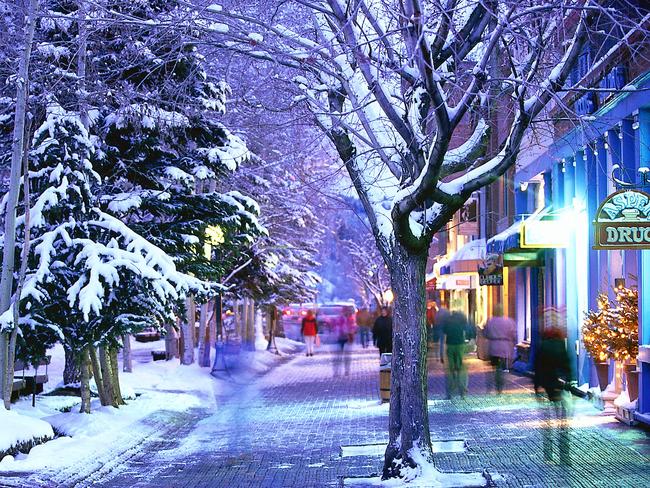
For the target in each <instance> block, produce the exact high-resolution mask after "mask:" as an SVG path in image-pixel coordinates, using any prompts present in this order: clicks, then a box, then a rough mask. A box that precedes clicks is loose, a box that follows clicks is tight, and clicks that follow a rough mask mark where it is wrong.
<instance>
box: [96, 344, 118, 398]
mask: <svg viewBox="0 0 650 488" xmlns="http://www.w3.org/2000/svg"><path fill="white" fill-rule="evenodd" d="M99 366H100V368H101V371H102V377H101V380H100V383H101V384H102V389H103V390H104V397H105V398H104V401H105V403H104V402H102V405H103V406H107V405H113V406H116V405H114V399H115V389H114V388H113V383H112V382H111V373H112V368H111V358H110V356H109V354H108V352H107V351H106V348H105V347H103V346H102V347H100V348H99ZM95 381H97V378H95ZM100 398H101V397H100Z"/></svg>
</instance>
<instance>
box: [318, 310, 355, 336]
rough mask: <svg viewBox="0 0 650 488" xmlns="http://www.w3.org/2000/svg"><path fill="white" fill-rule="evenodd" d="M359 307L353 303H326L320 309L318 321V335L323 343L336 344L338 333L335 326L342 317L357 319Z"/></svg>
mask: <svg viewBox="0 0 650 488" xmlns="http://www.w3.org/2000/svg"><path fill="white" fill-rule="evenodd" d="M356 313H357V307H356V306H355V305H354V303H351V302H342V303H338V302H336V303H324V304H322V305H320V306H319V307H318V314H317V315H316V319H317V321H318V333H319V334H320V336H321V341H323V342H330V343H333V342H336V341H337V340H338V332H337V331H336V330H335V327H334V325H335V324H336V322H337V321H339V320H340V318H341V317H348V316H350V315H352V317H356Z"/></svg>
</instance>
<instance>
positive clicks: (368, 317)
mask: <svg viewBox="0 0 650 488" xmlns="http://www.w3.org/2000/svg"><path fill="white" fill-rule="evenodd" d="M372 322H373V320H372V314H371V313H370V311H369V310H368V307H361V310H359V311H358V312H357V326H358V327H359V338H360V340H361V346H362V347H363V348H364V349H366V348H367V347H368V344H369V343H370V328H371V327H372Z"/></svg>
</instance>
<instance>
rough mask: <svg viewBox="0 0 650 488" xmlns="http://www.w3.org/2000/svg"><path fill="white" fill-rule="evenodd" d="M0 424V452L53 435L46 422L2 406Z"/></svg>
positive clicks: (50, 427)
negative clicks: (0, 426) (0, 427)
mask: <svg viewBox="0 0 650 488" xmlns="http://www.w3.org/2000/svg"><path fill="white" fill-rule="evenodd" d="M0 425H2V429H0V454H2V453H4V452H8V451H11V450H12V449H15V448H18V447H21V445H24V444H28V443H30V442H33V441H34V440H35V439H38V440H41V439H43V438H52V437H54V431H53V430H52V426H51V425H50V424H48V423H47V422H44V421H42V420H39V419H34V418H30V417H26V416H24V415H20V414H18V413H16V412H12V411H9V410H5V409H4V407H2V408H0ZM8 457H9V458H11V456H8ZM12 459H13V458H12ZM0 464H2V463H0Z"/></svg>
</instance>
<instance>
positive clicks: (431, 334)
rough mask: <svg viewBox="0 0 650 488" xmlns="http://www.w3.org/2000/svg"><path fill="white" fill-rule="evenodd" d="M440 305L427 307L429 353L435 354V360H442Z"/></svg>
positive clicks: (433, 304)
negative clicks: (440, 353) (438, 322)
mask: <svg viewBox="0 0 650 488" xmlns="http://www.w3.org/2000/svg"><path fill="white" fill-rule="evenodd" d="M438 310H439V308H438V304H437V303H436V302H433V303H431V304H430V305H429V306H428V307H427V351H428V352H431V353H432V354H433V358H434V359H436V360H437V359H440V356H439V350H440V345H439V342H440V328H439V327H438V326H437V323H436V322H437V321H436V315H437V313H438Z"/></svg>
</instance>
